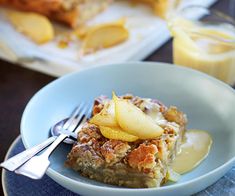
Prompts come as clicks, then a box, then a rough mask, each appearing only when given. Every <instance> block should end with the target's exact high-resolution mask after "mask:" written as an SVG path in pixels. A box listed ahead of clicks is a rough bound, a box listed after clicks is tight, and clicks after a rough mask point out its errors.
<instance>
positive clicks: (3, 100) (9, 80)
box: [0, 0, 235, 195]
mask: <svg viewBox="0 0 235 196" xmlns="http://www.w3.org/2000/svg"><path fill="white" fill-rule="evenodd" d="M213 8H215V9H217V10H220V11H222V12H225V13H227V14H228V11H229V10H230V9H229V0H218V2H217V3H216V4H214V6H213ZM233 11H234V12H235V10H233ZM0 36H1V35H0ZM145 60H146V61H159V62H168V63H171V62H172V41H171V40H170V41H169V42H167V44H165V45H164V46H163V47H161V48H160V49H158V50H157V51H156V52H154V53H153V54H151V55H150V56H149V57H147V58H146V59H145ZM55 79H56V78H55V77H52V76H48V75H45V74H42V73H39V72H36V71H32V70H29V69H25V68H23V67H21V66H19V65H14V64H12V63H8V62H6V61H2V60H0V162H2V161H3V159H4V156H5V154H6V152H7V150H8V148H9V146H10V145H11V143H12V142H13V140H14V139H15V138H16V137H17V136H18V135H19V134H20V120H21V115H22V113H23V110H24V108H25V106H26V104H27V102H28V101H29V99H30V98H31V97H32V96H33V95H34V94H35V93H36V92H37V91H38V90H39V89H41V88H42V87H43V86H45V85H47V84H48V83H49V82H51V81H53V80H55ZM0 195H2V188H0Z"/></svg>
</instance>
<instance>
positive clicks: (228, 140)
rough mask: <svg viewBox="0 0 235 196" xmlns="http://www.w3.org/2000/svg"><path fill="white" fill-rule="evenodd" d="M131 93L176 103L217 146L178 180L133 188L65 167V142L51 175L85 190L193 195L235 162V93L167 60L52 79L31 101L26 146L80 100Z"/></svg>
mask: <svg viewBox="0 0 235 196" xmlns="http://www.w3.org/2000/svg"><path fill="white" fill-rule="evenodd" d="M112 90H115V91H116V93H117V94H118V95H121V94H125V93H132V94H134V95H138V96H141V97H150V98H157V99H159V100H160V101H162V102H163V103H165V104H166V105H168V106H169V105H175V106H177V107H179V108H180V109H181V110H182V111H184V112H185V113H186V114H187V116H188V119H189V124H188V128H194V129H203V130H208V131H209V133H210V134H211V135H212V138H213V146H212V149H211V152H210V154H209V156H208V157H207V159H206V160H205V161H203V163H202V164H200V166H198V167H197V168H196V169H194V170H193V171H191V172H189V173H187V174H185V175H183V176H182V178H181V180H180V181H179V182H177V183H175V184H170V185H165V186H163V187H160V188H150V189H129V188H120V187H116V186H110V185H107V184H103V183H98V182H96V181H93V180H89V179H87V178H84V177H82V176H80V175H79V174H78V173H76V172H74V171H72V170H70V169H68V168H65V167H64V162H65V160H66V155H67V153H68V152H69V150H70V148H71V146H68V145H66V144H62V145H60V146H59V148H58V149H57V150H56V151H55V152H54V153H53V155H52V156H51V158H50V160H51V166H50V168H49V169H48V171H47V174H48V175H49V176H50V177H51V178H52V179H54V180H55V181H56V182H58V183H59V184H61V185H62V186H64V187H66V188H68V189H70V190H72V191H74V192H76V193H79V194H82V195H96V196H99V195H100V196H101V195H109V194H111V195H117V196H119V195H123V196H124V195H135V196H138V195H139V196H140V195H145V196H148V195H154V196H156V195H173V194H174V195H189V194H193V193H195V192H198V191H200V190H202V189H204V188H206V187H207V186H209V185H210V184H212V183H213V182H215V181H216V180H218V179H219V178H220V177H222V176H223V175H224V174H225V172H226V171H228V170H229V169H230V168H231V167H232V165H233V164H234V163H235V142H234V141H235V120H234V119H235V110H234V105H235V92H234V90H233V89H232V88H231V87H229V86H228V85H226V84H224V83H222V82H220V81H218V80H216V79H214V78H212V77H209V76H207V75H205V74H202V73H199V72H197V71H193V70H191V69H187V68H181V67H178V66H173V65H170V64H164V63H147V62H141V63H123V64H116V65H106V66H102V67H99V68H98V67H97V68H92V69H87V70H84V71H80V72H77V73H73V74H70V75H67V76H64V77H62V78H59V79H57V80H55V81H54V82H52V83H50V84H49V85H47V86H46V87H44V88H43V89H42V90H40V91H39V92H38V93H37V94H36V95H35V96H34V97H33V98H32V99H31V100H30V102H29V103H28V105H27V107H26V109H25V111H24V113H23V117H22V122H21V134H22V139H23V143H24V145H25V147H26V148H28V147H31V146H33V145H35V144H38V143H40V142H42V141H43V140H45V139H46V138H47V137H48V133H49V127H51V126H52V125H53V124H55V123H56V122H58V121H60V120H61V119H63V118H65V117H67V116H68V115H69V114H70V113H71V111H72V110H73V109H74V107H75V106H77V105H78V103H80V102H81V101H84V100H86V101H92V100H93V99H94V98H95V97H97V96H99V95H101V94H103V95H109V96H110V97H111V92H112Z"/></svg>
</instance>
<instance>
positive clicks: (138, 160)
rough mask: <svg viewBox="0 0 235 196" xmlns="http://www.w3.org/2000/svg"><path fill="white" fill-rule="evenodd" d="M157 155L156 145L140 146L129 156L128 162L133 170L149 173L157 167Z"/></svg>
mask: <svg viewBox="0 0 235 196" xmlns="http://www.w3.org/2000/svg"><path fill="white" fill-rule="evenodd" d="M157 153H158V149H157V146H156V145H154V144H149V145H146V144H140V145H139V147H138V148H136V149H134V150H133V151H131V152H130V153H129V154H128V156H127V160H128V163H129V165H130V166H131V167H132V168H134V169H138V170H139V171H142V172H144V173H149V172H150V171H151V169H153V168H154V167H155V166H156V161H155V160H156V157H157Z"/></svg>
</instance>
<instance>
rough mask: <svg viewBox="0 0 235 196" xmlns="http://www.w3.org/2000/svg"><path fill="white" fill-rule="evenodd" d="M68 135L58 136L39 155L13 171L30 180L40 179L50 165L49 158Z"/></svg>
mask: <svg viewBox="0 0 235 196" xmlns="http://www.w3.org/2000/svg"><path fill="white" fill-rule="evenodd" d="M68 136H69V135H67V134H60V135H59V136H58V137H57V138H56V140H55V141H54V142H53V143H52V144H51V145H50V146H49V147H48V148H47V149H46V150H45V151H44V152H43V153H42V154H40V155H36V156H34V157H33V158H31V159H30V160H29V161H27V162H26V163H25V164H24V165H22V166H21V167H19V168H18V169H17V170H15V173H17V174H21V175H24V176H27V177H29V178H32V179H41V178H42V177H43V175H44V174H45V173H46V170H47V168H48V167H49V165H50V161H49V156H50V154H51V153H52V152H53V151H54V150H55V148H56V147H57V146H58V145H59V144H60V143H61V142H62V141H63V140H64V139H65V138H67V137H68Z"/></svg>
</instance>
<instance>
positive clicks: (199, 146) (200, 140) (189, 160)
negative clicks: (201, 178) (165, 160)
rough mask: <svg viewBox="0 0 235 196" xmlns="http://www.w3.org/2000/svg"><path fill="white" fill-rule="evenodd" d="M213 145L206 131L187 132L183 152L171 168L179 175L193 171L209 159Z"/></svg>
mask: <svg viewBox="0 0 235 196" xmlns="http://www.w3.org/2000/svg"><path fill="white" fill-rule="evenodd" d="M211 145H212V139H211V136H210V135H209V133H207V132H206V131H202V130H188V131H186V133H185V140H184V141H183V143H182V145H181V150H180V152H179V153H178V154H177V155H176V158H175V160H174V161H173V163H172V165H171V168H172V169H173V170H174V171H175V172H177V173H179V174H183V173H186V172H188V171H190V170H192V169H193V168H195V167H196V166H198V165H199V164H200V163H201V162H202V161H203V160H204V159H205V158H206V157H207V155H208V154H209V151H210V148H211Z"/></svg>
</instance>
